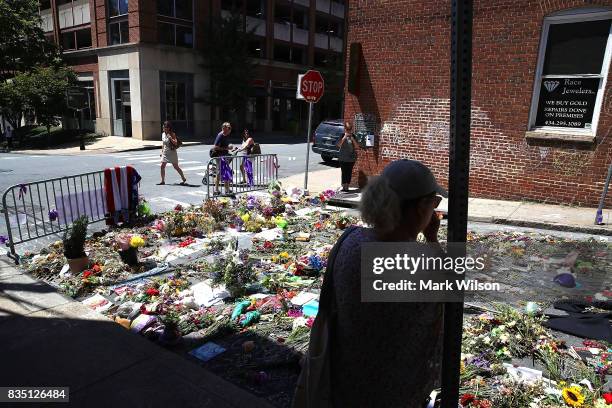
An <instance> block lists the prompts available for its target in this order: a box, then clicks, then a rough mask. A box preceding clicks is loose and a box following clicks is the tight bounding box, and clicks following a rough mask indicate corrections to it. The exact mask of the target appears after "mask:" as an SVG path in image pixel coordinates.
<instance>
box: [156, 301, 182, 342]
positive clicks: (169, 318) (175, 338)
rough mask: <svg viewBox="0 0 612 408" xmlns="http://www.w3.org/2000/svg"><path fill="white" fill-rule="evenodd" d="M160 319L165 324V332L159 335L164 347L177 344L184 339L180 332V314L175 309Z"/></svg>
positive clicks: (167, 311)
mask: <svg viewBox="0 0 612 408" xmlns="http://www.w3.org/2000/svg"><path fill="white" fill-rule="evenodd" d="M160 319H161V322H162V323H163V324H164V331H163V332H162V334H160V335H159V338H158V341H159V343H160V344H162V345H164V346H172V345H175V344H177V343H178V342H179V341H180V340H181V337H182V336H181V331H180V330H179V322H180V316H179V314H178V312H177V311H176V310H173V309H167V310H166V313H164V314H163V315H162V316H161V317H160Z"/></svg>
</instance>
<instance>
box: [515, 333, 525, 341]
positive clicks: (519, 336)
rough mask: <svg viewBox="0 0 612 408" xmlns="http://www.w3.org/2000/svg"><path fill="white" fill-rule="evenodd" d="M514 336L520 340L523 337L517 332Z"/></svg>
mask: <svg viewBox="0 0 612 408" xmlns="http://www.w3.org/2000/svg"><path fill="white" fill-rule="evenodd" d="M515 337H516V339H517V340H522V339H523V336H521V335H520V334H517V335H516V336H515Z"/></svg>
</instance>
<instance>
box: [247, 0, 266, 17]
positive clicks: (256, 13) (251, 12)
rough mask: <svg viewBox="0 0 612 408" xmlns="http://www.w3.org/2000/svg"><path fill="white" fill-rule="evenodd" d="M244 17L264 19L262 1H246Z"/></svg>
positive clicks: (264, 10)
mask: <svg viewBox="0 0 612 408" xmlns="http://www.w3.org/2000/svg"><path fill="white" fill-rule="evenodd" d="M246 15H247V16H249V17H254V18H259V19H265V18H266V8H265V1H264V0H246Z"/></svg>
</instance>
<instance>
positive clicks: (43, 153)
mask: <svg viewBox="0 0 612 408" xmlns="http://www.w3.org/2000/svg"><path fill="white" fill-rule="evenodd" d="M203 144H206V143H205V142H186V143H183V147H190V146H198V145H203ZM156 149H161V146H142V147H135V148H130V149H118V150H116V149H93V150H87V149H85V150H79V151H78V152H74V153H57V152H49V151H48V150H40V151H38V150H36V151H32V150H28V151H19V150H11V151H9V152H6V151H5V152H0V153H10V154H21V155H30V154H32V155H37V156H38V155H40V156H55V155H62V156H76V155H79V154H81V153H85V154H96V153H97V154H108V153H123V152H137V151H145V150H156Z"/></svg>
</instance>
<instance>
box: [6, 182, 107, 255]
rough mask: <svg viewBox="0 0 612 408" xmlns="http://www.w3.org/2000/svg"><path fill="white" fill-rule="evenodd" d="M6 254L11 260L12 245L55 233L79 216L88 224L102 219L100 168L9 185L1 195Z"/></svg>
mask: <svg viewBox="0 0 612 408" xmlns="http://www.w3.org/2000/svg"><path fill="white" fill-rule="evenodd" d="M2 212H4V219H5V221H6V229H7V235H8V247H9V250H10V253H9V254H8V255H9V257H10V258H12V259H13V260H14V261H15V263H19V256H18V255H17V252H16V251H15V246H16V245H18V244H21V243H24V242H28V241H33V240H35V239H38V238H42V237H46V236H50V235H54V234H58V233H60V232H64V231H66V230H67V229H69V228H70V226H71V224H72V222H73V221H74V220H75V219H77V218H78V217H80V216H81V215H87V216H88V218H89V222H90V223H95V222H99V221H103V220H105V218H106V213H107V209H106V201H105V199H104V171H95V172H91V173H84V174H77V175H74V176H65V177H59V178H54V179H49V180H42V181H34V182H31V183H24V184H18V185H14V186H11V187H9V188H8V189H7V190H6V191H5V192H4V194H3V196H2Z"/></svg>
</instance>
